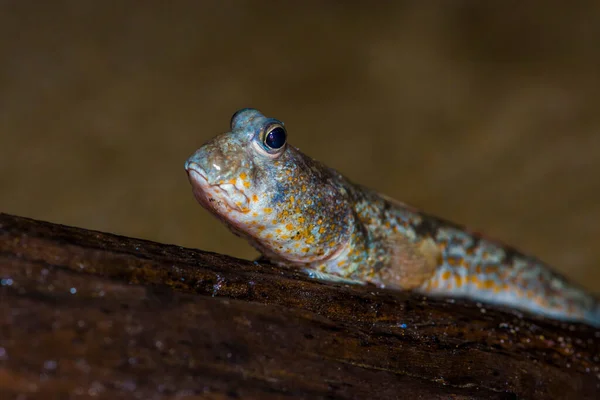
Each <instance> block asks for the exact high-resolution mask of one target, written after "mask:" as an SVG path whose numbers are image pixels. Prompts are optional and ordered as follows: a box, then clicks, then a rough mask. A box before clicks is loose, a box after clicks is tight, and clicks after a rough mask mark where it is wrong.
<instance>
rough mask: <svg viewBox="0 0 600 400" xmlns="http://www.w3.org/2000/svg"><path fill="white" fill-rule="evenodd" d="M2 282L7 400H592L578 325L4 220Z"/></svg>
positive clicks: (0, 367) (596, 385) (585, 335)
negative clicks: (94, 398) (280, 399)
mask: <svg viewBox="0 0 600 400" xmlns="http://www.w3.org/2000/svg"><path fill="white" fill-rule="evenodd" d="M199 245H201V243H200V244H199ZM0 279H1V281H0V283H1V286H0V329H1V330H0V333H1V334H0V398H2V399H5V398H6V399H9V398H17V397H18V395H19V394H20V395H22V396H21V398H27V399H54V398H55V399H58V398H67V397H69V396H71V397H73V398H83V397H88V396H90V397H91V396H94V397H96V398H109V399H117V398H142V399H157V398H165V399H168V398H193V397H195V398H213V399H223V398H244V399H276V398H317V399H318V398H340V399H346V398H347V399H371V398H373V399H397V398H400V399H402V398H414V399H447V398H458V399H515V398H527V399H597V398H600V394H599V393H600V359H599V355H600V351H599V350H600V344H599V341H600V339H599V338H600V330H598V329H594V328H592V327H589V326H587V325H584V324H569V323H564V322H558V321H552V320H547V319H542V318H536V317H532V316H528V315H522V314H521V313H518V312H515V311H511V310H501V309H498V308H493V307H489V306H487V305H481V304H475V303H472V302H468V301H461V300H450V299H448V300H444V299H431V298H425V297H423V296H420V295H416V294H411V293H408V292H394V291H387V290H379V289H376V288H375V287H358V286H348V285H340V284H331V283H325V282H320V281H315V280H311V279H309V278H307V277H306V276H304V275H303V274H301V273H299V272H297V271H293V270H287V269H284V268H279V267H276V266H273V265H269V264H263V263H257V262H251V261H244V260H240V259H235V258H231V257H228V256H225V255H220V254H213V253H207V252H203V251H199V250H193V249H187V248H182V247H178V246H173V245H166V244H159V243H155V242H150V241H146V240H139V239H133V238H127V237H122V236H117V235H112V234H107V233H100V232H95V231H89V230H85V229H78V228H73V227H67V226H61V225H56V224H51V223H47V222H41V221H36V220H32V219H26V218H21V217H16V216H11V215H7V214H0Z"/></svg>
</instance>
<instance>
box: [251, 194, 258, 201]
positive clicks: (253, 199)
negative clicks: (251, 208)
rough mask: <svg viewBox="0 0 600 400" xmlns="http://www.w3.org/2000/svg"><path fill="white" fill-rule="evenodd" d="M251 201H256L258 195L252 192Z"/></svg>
mask: <svg viewBox="0 0 600 400" xmlns="http://www.w3.org/2000/svg"><path fill="white" fill-rule="evenodd" d="M252 201H254V202H257V201H258V196H257V195H255V194H253V195H252Z"/></svg>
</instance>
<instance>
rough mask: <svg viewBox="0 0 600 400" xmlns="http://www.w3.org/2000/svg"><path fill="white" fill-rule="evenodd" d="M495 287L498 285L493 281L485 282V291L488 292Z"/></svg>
mask: <svg viewBox="0 0 600 400" xmlns="http://www.w3.org/2000/svg"><path fill="white" fill-rule="evenodd" d="M495 286H496V283H495V282H494V281H493V280H491V279H488V280H487V281H484V282H483V288H484V289H488V290H489V289H493V288H494V287H495Z"/></svg>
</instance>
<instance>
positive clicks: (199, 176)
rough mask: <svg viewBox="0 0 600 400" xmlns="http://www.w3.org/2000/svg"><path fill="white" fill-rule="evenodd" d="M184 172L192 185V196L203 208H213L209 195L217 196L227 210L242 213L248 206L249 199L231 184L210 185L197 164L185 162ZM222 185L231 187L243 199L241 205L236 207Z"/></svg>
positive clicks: (204, 173) (206, 176)
mask: <svg viewBox="0 0 600 400" xmlns="http://www.w3.org/2000/svg"><path fill="white" fill-rule="evenodd" d="M185 170H186V171H187V173H188V178H189V180H190V183H191V184H192V188H193V191H194V196H195V197H196V199H197V200H198V202H200V203H201V204H202V205H204V206H205V207H210V208H215V207H214V205H211V204H210V203H211V199H210V198H211V195H214V196H218V198H219V200H222V201H223V202H224V203H225V205H226V206H227V208H228V209H229V210H235V211H239V212H241V213H244V209H246V208H247V206H248V204H249V199H248V196H246V194H245V193H244V192H243V191H241V190H240V189H239V188H238V187H237V186H235V185H232V184H231V183H223V184H218V183H210V182H209V180H208V174H207V173H206V171H205V170H204V169H203V168H202V167H201V166H200V165H199V164H198V163H196V162H193V161H186V163H185ZM222 185H228V187H231V188H232V189H233V190H234V191H235V193H238V194H241V195H242V196H243V198H244V202H243V204H240V205H238V204H236V203H235V202H234V201H232V200H231V198H230V196H229V193H228V191H227V190H226V189H224V188H223V187H222ZM207 189H208V190H207ZM210 191H212V193H209V192H210Z"/></svg>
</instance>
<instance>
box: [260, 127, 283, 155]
mask: <svg viewBox="0 0 600 400" xmlns="http://www.w3.org/2000/svg"><path fill="white" fill-rule="evenodd" d="M286 139H287V133H286V131H285V129H284V128H283V127H282V126H281V125H275V127H273V128H271V129H270V130H268V131H267V132H266V134H265V136H264V139H263V142H264V144H265V146H266V147H267V149H269V150H279V149H281V148H282V147H283V146H285V141H286Z"/></svg>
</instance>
